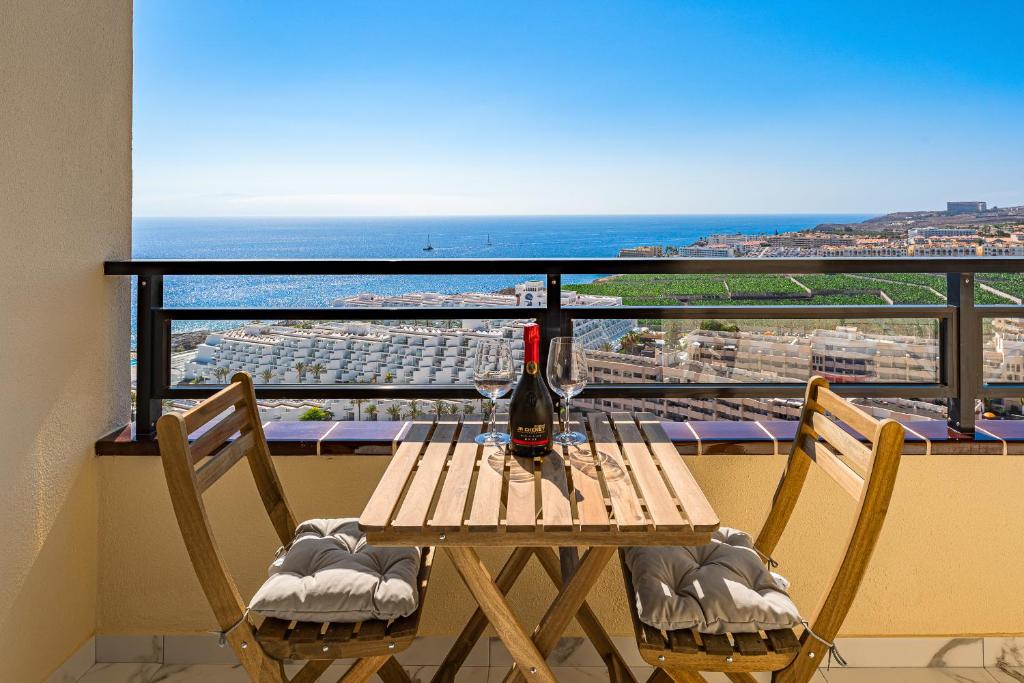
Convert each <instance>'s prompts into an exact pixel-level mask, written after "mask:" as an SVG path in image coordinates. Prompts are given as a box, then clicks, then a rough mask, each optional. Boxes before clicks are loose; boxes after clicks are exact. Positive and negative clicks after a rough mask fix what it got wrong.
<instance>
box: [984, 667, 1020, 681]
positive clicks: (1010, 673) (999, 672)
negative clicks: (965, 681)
mask: <svg viewBox="0 0 1024 683" xmlns="http://www.w3.org/2000/svg"><path fill="white" fill-rule="evenodd" d="M985 671H987V672H988V675H989V676H991V677H992V678H993V679H994V680H995V681H997V683H1024V666H998V667H989V668H987V669H985Z"/></svg>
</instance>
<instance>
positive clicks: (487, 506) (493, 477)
mask: <svg viewBox="0 0 1024 683" xmlns="http://www.w3.org/2000/svg"><path fill="white" fill-rule="evenodd" d="M507 425H508V423H507V422H505V421H504V420H502V421H500V422H495V429H497V430H498V431H499V432H501V431H504V430H505V429H506V428H507ZM507 459H508V455H507V451H506V450H505V449H504V448H502V447H499V446H495V445H493V444H488V445H486V446H483V447H482V448H481V449H480V457H479V466H478V467H477V475H476V486H475V487H474V489H473V493H472V496H473V500H472V502H471V503H470V505H471V507H470V511H469V525H468V526H469V530H470V531H497V530H498V524H499V522H500V520H501V491H502V488H503V487H504V485H505V470H506V468H507V466H508V465H507V462H506V461H507Z"/></svg>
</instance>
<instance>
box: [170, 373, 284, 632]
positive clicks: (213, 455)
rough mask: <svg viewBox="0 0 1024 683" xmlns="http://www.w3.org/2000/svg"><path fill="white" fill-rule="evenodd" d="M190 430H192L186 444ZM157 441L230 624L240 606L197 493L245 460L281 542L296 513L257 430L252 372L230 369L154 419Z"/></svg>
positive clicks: (197, 558) (185, 526) (179, 509)
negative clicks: (218, 386) (222, 381)
mask: <svg viewBox="0 0 1024 683" xmlns="http://www.w3.org/2000/svg"><path fill="white" fill-rule="evenodd" d="M200 430H202V431H200ZM235 434H238V436H237V437H236V438H232V437H233V436H234V435H235ZM190 435H197V436H195V438H194V439H193V440H192V441H191V443H190V442H189V437H190ZM157 443H158V444H159V446H160V456H161V459H162V460H163V465H164V474H165V475H166V477H167V488H168V490H169V492H170V494H171V503H172V504H173V506H174V514H175V516H176V517H177V519H178V526H179V527H180V529H181V535H182V537H183V538H184V540H185V545H186V547H187V548H188V552H189V556H190V557H191V559H192V565H193V567H195V570H196V575H197V576H198V577H199V582H200V583H201V584H202V587H203V590H204V591H205V593H206V597H207V599H208V600H209V601H210V605H211V606H212V607H213V611H214V613H215V614H216V616H217V620H218V622H220V626H221V628H222V629H227V628H230V627H231V626H232V625H233V624H235V623H236V622H237V621H238V619H239V618H240V617H241V615H242V614H243V613H244V609H245V608H244V604H243V602H242V599H241V597H240V595H239V593H238V589H237V587H236V586H235V582H234V580H233V579H232V578H231V575H230V573H229V572H228V569H227V566H226V565H225V563H224V561H223V558H222V557H221V555H220V552H219V550H218V548H217V543H216V540H215V538H214V534H213V530H212V528H211V527H210V522H209V519H208V518H207V515H206V506H205V504H204V502H203V493H205V492H206V491H207V490H208V489H209V488H210V487H211V486H212V485H213V484H214V483H216V481H217V480H218V479H220V478H221V477H222V476H224V474H225V473H226V472H228V471H229V470H230V469H231V468H232V467H233V466H234V465H235V464H237V463H238V462H239V461H240V460H241V459H242V458H246V459H247V460H248V462H249V468H250V470H251V471H252V474H253V478H254V479H255V480H256V487H257V489H258V490H259V493H260V497H261V498H262V500H263V506H264V507H265V508H266V511H267V514H268V515H269V517H270V521H271V523H272V524H273V526H274V530H275V531H276V532H277V535H278V537H279V538H280V540H281V543H282V545H285V544H287V543H288V542H290V541H291V540H292V536H293V535H294V533H295V517H294V515H293V514H292V511H291V508H290V507H289V505H288V501H287V499H286V498H285V496H284V491H283V490H282V488H281V482H280V480H279V479H278V477H277V472H276V470H275V469H274V463H273V462H272V460H271V458H270V449H269V447H268V446H267V440H266V437H265V436H264V434H263V426H262V424H261V422H260V418H259V410H258V408H257V406H256V392H255V390H254V389H253V384H252V378H251V377H250V376H249V375H247V374H246V373H243V372H240V373H237V374H235V375H234V376H233V377H232V378H231V384H229V385H228V386H227V387H225V388H224V389H222V390H221V391H219V392H217V393H216V394H214V395H213V396H211V397H210V398H208V399H206V400H205V401H203V402H202V403H200V404H199V405H197V406H196V407H195V408H193V409H192V410H189V411H188V412H186V413H184V414H181V413H168V414H166V415H164V416H162V417H161V418H160V419H159V420H158V421H157Z"/></svg>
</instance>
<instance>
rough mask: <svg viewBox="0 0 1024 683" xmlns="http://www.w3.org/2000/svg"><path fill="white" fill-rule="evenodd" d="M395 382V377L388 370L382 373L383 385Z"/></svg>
mask: <svg viewBox="0 0 1024 683" xmlns="http://www.w3.org/2000/svg"><path fill="white" fill-rule="evenodd" d="M394 381H395V376H394V374H392V372H391V371H390V370H388V371H387V372H385V373H384V384H391V383H392V382H394Z"/></svg>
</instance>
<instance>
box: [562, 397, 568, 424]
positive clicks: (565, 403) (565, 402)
mask: <svg viewBox="0 0 1024 683" xmlns="http://www.w3.org/2000/svg"><path fill="white" fill-rule="evenodd" d="M562 411H563V413H562V433H563V434H568V433H569V394H566V395H565V399H564V400H563V401H562Z"/></svg>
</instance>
